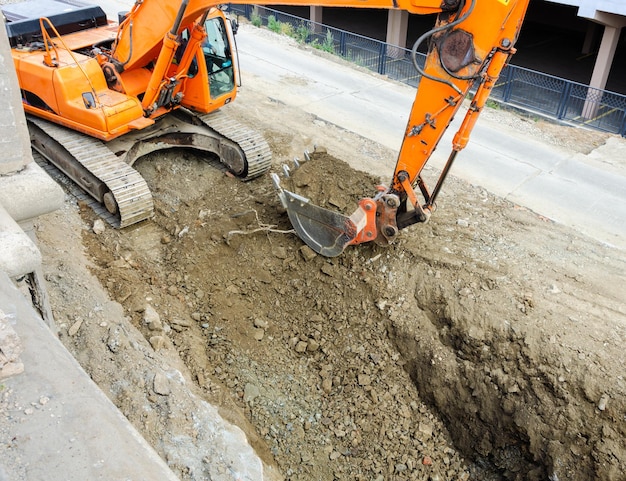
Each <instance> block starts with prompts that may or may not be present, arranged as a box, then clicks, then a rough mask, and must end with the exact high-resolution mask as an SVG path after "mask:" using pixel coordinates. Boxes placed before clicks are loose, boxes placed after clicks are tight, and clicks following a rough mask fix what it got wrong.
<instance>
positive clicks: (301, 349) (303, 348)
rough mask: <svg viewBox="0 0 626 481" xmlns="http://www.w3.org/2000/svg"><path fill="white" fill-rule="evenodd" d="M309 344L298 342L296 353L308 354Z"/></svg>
mask: <svg viewBox="0 0 626 481" xmlns="http://www.w3.org/2000/svg"><path fill="white" fill-rule="evenodd" d="M308 345H309V343H308V342H306V341H298V343H297V344H296V352H306V349H307V347H308Z"/></svg>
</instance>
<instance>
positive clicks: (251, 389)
mask: <svg viewBox="0 0 626 481" xmlns="http://www.w3.org/2000/svg"><path fill="white" fill-rule="evenodd" d="M260 395H261V391H260V390H259V388H258V387H257V386H256V385H254V384H252V383H247V384H246V385H245V387H244V388H243V400H244V402H246V403H248V404H252V403H253V402H254V400H255V399H256V398H258V397H259V396H260Z"/></svg>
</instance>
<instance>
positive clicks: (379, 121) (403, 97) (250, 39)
mask: <svg viewBox="0 0 626 481" xmlns="http://www.w3.org/2000/svg"><path fill="white" fill-rule="evenodd" d="M239 32H240V33H239V34H238V35H237V44H238V47H239V54H240V63H241V70H242V77H243V84H244V88H245V82H246V75H255V76H257V77H259V78H262V79H263V81H264V82H265V83H266V85H267V95H268V96H269V97H272V98H274V99H276V100H279V101H281V102H284V103H285V104H288V105H292V106H297V107H299V108H301V109H302V110H304V111H306V112H309V113H311V114H314V115H316V116H318V117H319V118H320V119H323V120H325V121H327V122H330V123H333V124H335V125H338V126H340V127H343V128H345V129H347V130H350V131H352V132H355V133H358V134H360V135H361V136H363V137H366V138H368V139H370V140H373V141H376V142H378V143H380V144H382V145H385V146H387V147H389V148H391V149H394V150H395V151H397V150H399V148H400V145H401V142H402V137H403V134H404V131H405V128H406V122H407V119H408V115H409V111H410V109H411V106H412V103H413V99H414V97H415V89H413V88H412V87H409V86H405V85H401V84H398V83H396V82H392V81H388V80H386V79H384V78H381V77H380V76H377V75H372V74H369V73H367V72H363V71H361V70H360V69H353V68H350V67H349V66H346V65H345V64H343V63H337V62H335V61H333V60H332V59H330V60H329V59H326V58H322V57H320V56H317V55H314V54H312V53H311V52H309V51H307V50H305V49H300V48H297V46H296V47H294V46H288V45H286V43H287V42H285V41H284V40H283V41H281V39H280V38H278V37H276V36H273V35H269V34H268V33H267V32H259V31H258V29H256V28H255V27H252V26H248V25H245V26H243V27H242V28H241V29H240V31H239ZM286 78H298V79H304V80H305V82H291V83H290V86H289V88H285V82H284V79H286ZM272 87H274V88H272ZM491 117H493V116H491ZM461 119H462V116H461V115H458V116H457V118H456V120H455V122H453V124H452V125H451V126H450V128H449V129H448V131H447V132H446V134H445V135H444V137H443V139H442V141H441V142H440V144H439V147H438V149H437V151H436V152H435V154H434V155H433V157H432V159H431V161H430V162H429V165H433V166H436V167H440V168H441V167H442V166H443V165H444V163H445V160H446V159H447V157H448V155H449V152H450V145H451V141H452V136H453V135H454V133H455V132H456V129H457V128H458V125H459V124H460V121H461ZM520 122H523V120H520ZM603 157H604V158H605V160H606V161H607V162H603ZM624 158H626V140H625V139H621V138H615V139H612V141H611V142H610V143H609V144H607V145H606V146H604V147H602V148H601V149H598V150H597V151H596V152H592V154H590V155H589V156H585V155H582V154H577V153H574V152H570V151H567V150H565V149H562V148H559V147H557V146H554V145H551V144H549V143H546V142H542V141H540V140H538V139H534V138H531V137H529V136H528V135H526V134H524V133H522V132H516V131H515V127H514V126H513V127H511V126H508V125H500V124H499V123H498V122H497V120H495V121H494V120H493V119H490V120H487V119H484V118H481V119H479V121H478V123H477V125H476V127H475V129H474V131H473V132H472V136H471V140H470V143H469V145H468V147H467V148H466V149H465V150H464V151H462V152H461V153H460V154H459V155H458V157H457V161H456V163H455V165H454V167H453V170H452V174H453V175H456V176H458V177H461V178H463V179H465V180H467V181H469V182H471V183H472V184H475V185H480V186H482V187H484V188H485V189H487V190H488V191H490V192H492V193H494V194H496V195H498V196H501V197H503V198H506V199H508V200H511V201H512V202H515V203H517V204H519V205H522V206H525V207H527V208H529V209H531V210H533V211H535V212H537V213H538V214H540V215H543V216H545V217H547V218H550V219H552V220H554V221H556V222H559V223H561V224H565V225H567V226H570V227H573V228H575V229H576V230H578V231H580V232H582V233H584V234H586V235H588V236H590V237H592V238H594V239H597V240H599V241H601V242H604V243H607V244H610V245H613V246H616V247H619V248H620V249H626V222H624V221H625V220H626V202H625V201H626V168H622V169H621V171H620V169H619V166H618V167H617V168H616V167H612V168H611V170H610V171H608V170H606V169H605V166H604V165H603V164H605V163H606V164H607V166H608V165H610V164H611V163H612V160H613V159H624ZM394 165H395V158H394V159H389V165H388V168H389V169H390V170H391V169H392V168H393V166H394ZM622 165H623V166H624V165H626V164H624V162H622ZM442 192H444V193H445V186H444V191H442ZM442 195H443V194H442Z"/></svg>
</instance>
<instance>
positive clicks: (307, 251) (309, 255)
mask: <svg viewBox="0 0 626 481" xmlns="http://www.w3.org/2000/svg"><path fill="white" fill-rule="evenodd" d="M300 255H301V256H302V258H303V259H304V260H305V261H306V262H309V261H311V260H313V259H315V258H316V257H317V254H316V253H315V251H314V250H313V249H311V248H310V247H309V246H306V245H304V246H302V247H300Z"/></svg>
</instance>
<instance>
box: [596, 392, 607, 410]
mask: <svg viewBox="0 0 626 481" xmlns="http://www.w3.org/2000/svg"><path fill="white" fill-rule="evenodd" d="M608 402H609V396H607V395H606V394H603V395H602V397H600V401H598V409H599V410H600V411H604V410H605V409H606V405H607V404H608Z"/></svg>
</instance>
